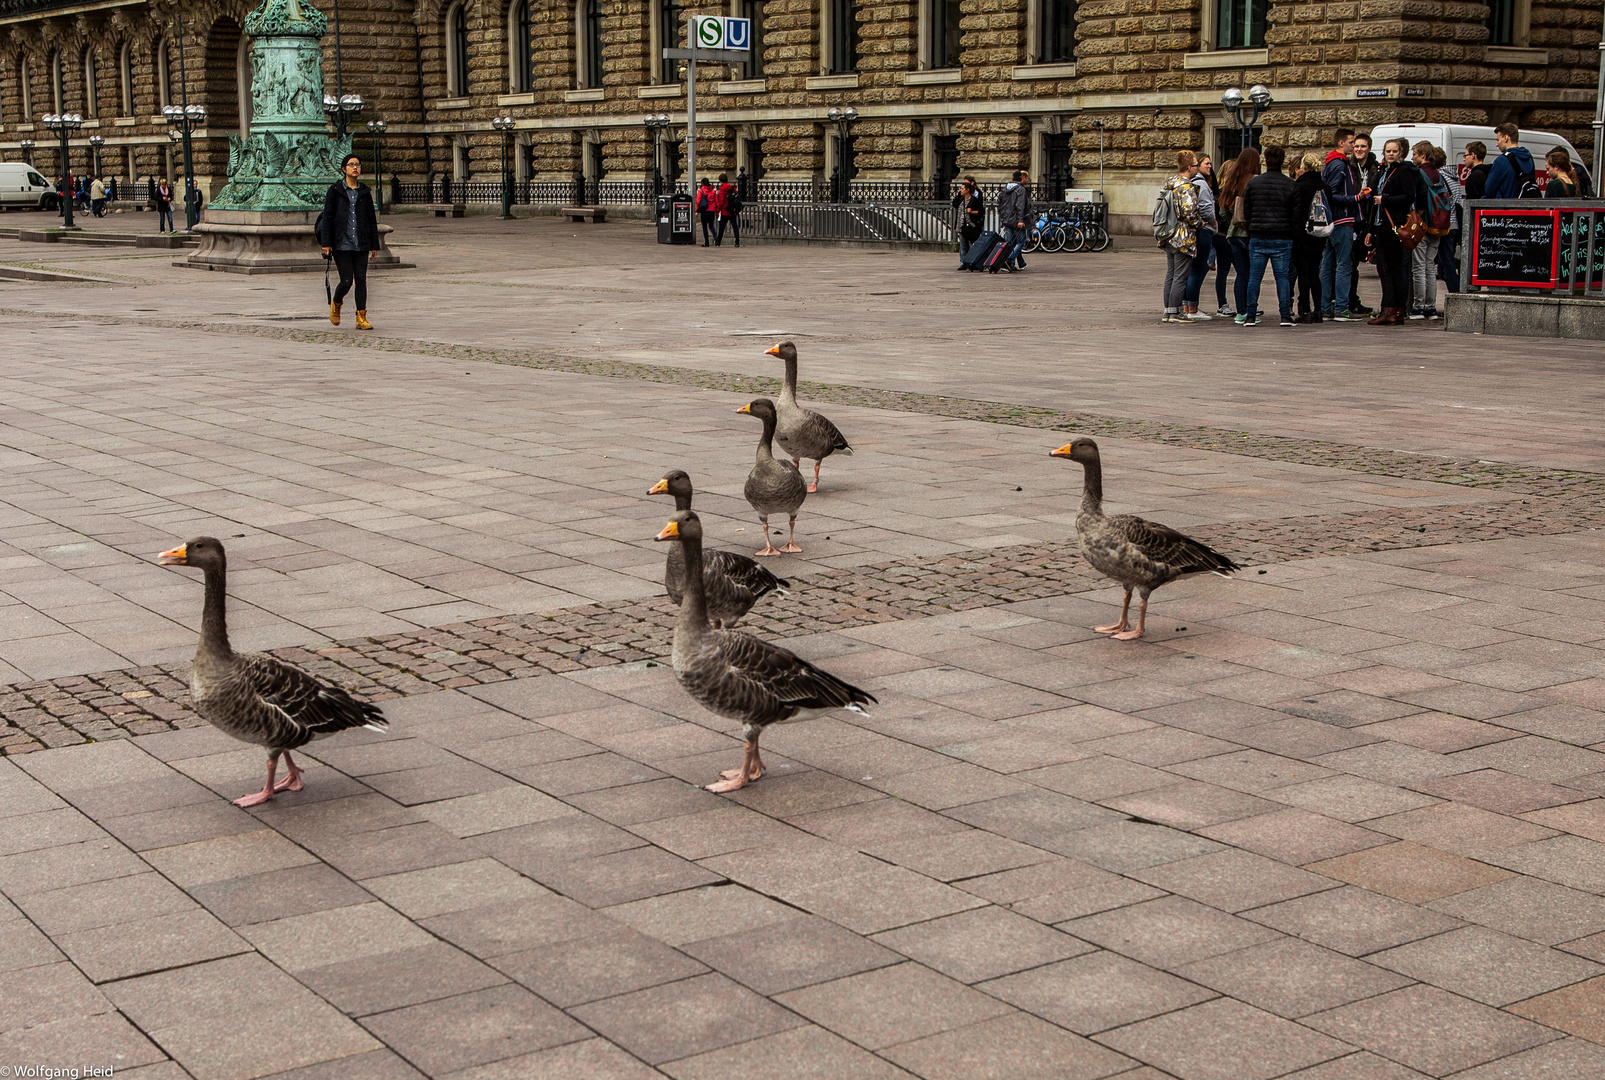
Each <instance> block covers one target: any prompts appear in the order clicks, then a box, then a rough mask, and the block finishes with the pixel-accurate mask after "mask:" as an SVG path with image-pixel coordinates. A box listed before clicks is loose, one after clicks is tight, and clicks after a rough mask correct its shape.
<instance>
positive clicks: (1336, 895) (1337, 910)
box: [1242, 888, 1461, 956]
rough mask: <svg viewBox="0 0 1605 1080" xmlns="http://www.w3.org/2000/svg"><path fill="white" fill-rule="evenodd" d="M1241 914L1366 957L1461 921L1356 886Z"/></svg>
mask: <svg viewBox="0 0 1605 1080" xmlns="http://www.w3.org/2000/svg"><path fill="white" fill-rule="evenodd" d="M1242 917H1243V918H1245V919H1250V920H1252V921H1254V922H1258V923H1263V924H1265V925H1266V926H1269V927H1273V928H1275V929H1277V930H1280V931H1282V932H1283V933H1285V934H1291V935H1293V936H1294V937H1300V938H1303V939H1304V940H1306V941H1313V942H1315V943H1316V944H1317V945H1324V946H1326V947H1327V948H1329V949H1335V950H1337V951H1338V952H1340V953H1346V954H1348V955H1349V956H1365V955H1366V954H1368V953H1373V952H1376V951H1378V950H1380V949H1386V948H1390V947H1392V946H1394V945H1402V944H1404V943H1405V942H1408V941H1417V940H1419V939H1421V938H1424V937H1428V936H1430V935H1433V934H1441V933H1443V932H1444V931H1445V930H1452V929H1454V928H1455V927H1457V926H1459V925H1461V924H1460V922H1459V920H1457V919H1453V918H1450V917H1449V916H1447V915H1443V914H1440V913H1438V912H1436V911H1428V910H1427V909H1425V908H1422V907H1417V906H1416V905H1414V904H1406V903H1404V902H1403V901H1401V900H1395V899H1393V898H1392V897H1389V896H1379V895H1377V894H1376V893H1373V892H1367V891H1366V890H1364V889H1356V888H1344V889H1332V890H1330V891H1327V892H1319V893H1315V894H1314V895H1312V896H1301V897H1298V898H1296V899H1293V900H1284V901H1283V902H1282V903H1280V904H1271V905H1269V906H1268V907H1263V908H1258V909H1256V910H1254V911H1247V912H1244V913H1243V915H1242Z"/></svg>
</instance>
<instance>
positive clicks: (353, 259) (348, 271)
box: [318, 154, 379, 330]
mask: <svg viewBox="0 0 1605 1080" xmlns="http://www.w3.org/2000/svg"><path fill="white" fill-rule="evenodd" d="M340 171H341V172H342V173H344V174H345V175H344V176H343V177H341V178H340V179H339V180H336V181H335V182H334V183H332V184H330V185H329V190H328V192H327V193H326V194H325V195H324V196H323V213H322V215H321V216H320V217H319V218H318V243H319V244H320V245H322V247H323V257H324V258H329V257H330V256H333V258H334V265H335V267H336V268H337V269H339V271H340V284H339V285H338V286H336V287H335V290H334V298H333V299H332V300H331V301H330V302H329V321H330V322H332V323H334V325H336V326H339V325H340V302H341V301H342V300H344V299H345V297H346V293H347V292H349V291H350V290H351V286H352V283H353V282H354V283H355V284H356V287H357V329H358V330H372V329H373V324H372V323H370V322H369V321H368V263H369V262H371V261H372V260H374V259H377V258H378V257H379V217H378V215H377V214H375V213H374V209H373V193H372V192H370V191H369V190H368V185H367V184H364V183H363V182H362V181H361V180H360V179H358V177H360V176H361V175H362V159H361V158H359V157H357V155H355V154H347V155H346V156H345V159H344V160H343V161H341V162H340Z"/></svg>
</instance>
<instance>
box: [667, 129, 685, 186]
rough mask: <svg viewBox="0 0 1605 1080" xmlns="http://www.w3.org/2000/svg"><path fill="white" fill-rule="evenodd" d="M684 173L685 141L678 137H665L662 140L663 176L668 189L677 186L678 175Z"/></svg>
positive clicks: (680, 175)
mask: <svg viewBox="0 0 1605 1080" xmlns="http://www.w3.org/2000/svg"><path fill="white" fill-rule="evenodd" d="M684 175H685V143H684V142H683V141H681V140H679V139H665V140H664V142H663V176H664V178H665V179H666V180H668V182H669V190H671V191H673V190H675V189H676V188H677V187H678V186H679V182H680V177H682V176H684Z"/></svg>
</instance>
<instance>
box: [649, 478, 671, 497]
mask: <svg viewBox="0 0 1605 1080" xmlns="http://www.w3.org/2000/svg"><path fill="white" fill-rule="evenodd" d="M668 493H669V481H668V480H666V479H665V480H659V481H658V482H657V483H655V484H653V485H652V488H651V490H649V491H648V492H647V494H648V495H667V494H668Z"/></svg>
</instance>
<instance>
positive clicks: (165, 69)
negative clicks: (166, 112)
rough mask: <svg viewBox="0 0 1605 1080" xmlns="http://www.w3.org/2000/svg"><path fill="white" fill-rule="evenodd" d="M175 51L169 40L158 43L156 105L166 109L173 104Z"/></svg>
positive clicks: (163, 39)
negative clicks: (171, 47)
mask: <svg viewBox="0 0 1605 1080" xmlns="http://www.w3.org/2000/svg"><path fill="white" fill-rule="evenodd" d="M175 89H176V87H174V86H173V50H172V49H170V48H168V45H167V39H166V38H162V39H161V40H160V41H158V42H157V43H156V104H157V105H159V106H161V107H163V108H166V107H167V106H168V105H171V104H172V103H173V91H174V90H175Z"/></svg>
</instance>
